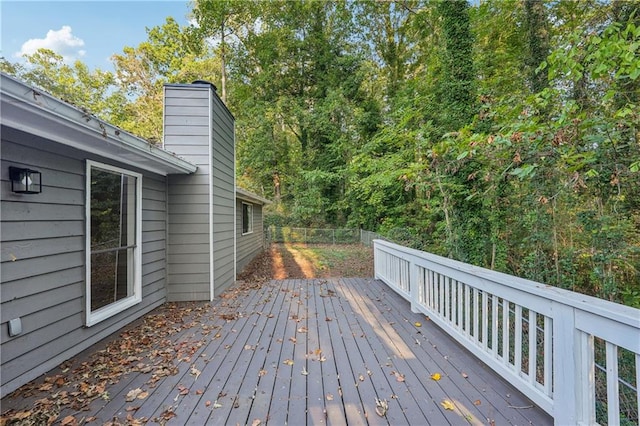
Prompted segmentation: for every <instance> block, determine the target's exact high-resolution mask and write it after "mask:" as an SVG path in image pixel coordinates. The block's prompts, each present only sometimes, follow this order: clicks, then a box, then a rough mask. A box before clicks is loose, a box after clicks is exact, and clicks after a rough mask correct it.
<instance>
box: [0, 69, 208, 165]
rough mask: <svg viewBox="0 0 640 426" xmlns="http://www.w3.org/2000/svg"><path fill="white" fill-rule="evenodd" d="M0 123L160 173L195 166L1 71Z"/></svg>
mask: <svg viewBox="0 0 640 426" xmlns="http://www.w3.org/2000/svg"><path fill="white" fill-rule="evenodd" d="M0 94H1V100H2V116H1V118H0V123H1V124H2V125H3V126H7V127H11V128H14V129H17V130H21V131H24V132H27V133H32V134H35V135H37V136H40V137H42V138H45V139H49V140H51V141H54V142H57V143H61V144H63V145H67V146H70V147H73V148H76V149H79V150H82V151H85V152H90V153H92V154H96V155H100V156H103V157H106V158H111V159H114V160H117V161H118V162H121V163H124V164H128V165H131V166H135V167H138V168H140V169H143V170H148V171H151V172H154V173H158V174H161V175H165V176H166V175H169V174H191V173H194V172H195V171H196V170H197V168H198V167H197V166H196V165H195V164H192V163H190V162H188V161H186V160H184V159H182V158H180V157H178V156H176V155H175V154H173V153H171V152H168V151H165V150H163V149H162V148H159V147H156V146H154V145H152V144H150V143H149V142H147V141H146V140H144V139H141V138H139V137H137V136H135V135H132V134H131V133H129V132H126V131H125V130H122V129H120V128H118V127H116V126H114V125H112V124H109V123H107V122H105V121H103V120H101V119H99V118H98V117H96V116H94V115H92V114H91V113H89V112H88V111H84V110H82V109H80V108H78V107H76V106H73V105H71V104H69V103H68V102H65V101H63V100H61V99H58V98H56V97H54V96H52V95H50V94H48V93H46V92H44V91H43V90H40V89H37V88H35V87H31V86H29V85H27V84H26V83H24V82H22V81H20V80H18V79H16V78H14V77H11V76H9V75H7V74H4V73H0Z"/></svg>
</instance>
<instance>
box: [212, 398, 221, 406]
mask: <svg viewBox="0 0 640 426" xmlns="http://www.w3.org/2000/svg"><path fill="white" fill-rule="evenodd" d="M213 408H222V404H219V403H218V401H217V400H216V402H214V403H213Z"/></svg>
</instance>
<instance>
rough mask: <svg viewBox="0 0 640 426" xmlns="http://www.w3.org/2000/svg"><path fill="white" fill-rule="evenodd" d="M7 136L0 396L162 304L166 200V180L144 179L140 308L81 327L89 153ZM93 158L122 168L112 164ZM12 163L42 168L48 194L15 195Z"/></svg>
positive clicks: (10, 132) (0, 291)
mask: <svg viewBox="0 0 640 426" xmlns="http://www.w3.org/2000/svg"><path fill="white" fill-rule="evenodd" d="M1 131H2V162H1V169H0V173H1V175H0V177H1V182H0V183H1V188H2V195H1V199H0V200H1V209H2V218H1V222H0V227H1V234H0V235H1V239H2V241H1V247H2V250H1V258H0V261H1V262H2V264H1V268H0V278H1V280H0V286H1V287H0V304H1V305H0V308H1V309H0V312H1V314H0V317H1V319H0V340H1V342H2V343H1V348H0V350H1V352H2V360H1V363H2V364H1V370H2V371H1V375H2V387H1V389H0V394H1V395H2V396H4V395H6V394H7V393H8V392H11V391H12V390H14V389H16V388H18V387H19V386H21V385H22V384H24V383H26V382H28V381H29V380H32V379H34V378H36V377H38V376H39V375H41V374H44V373H46V372H47V371H49V370H50V369H52V368H53V367H55V366H56V365H58V364H59V363H61V362H62V361H64V360H66V359H68V358H70V357H72V356H74V355H75V354H77V353H79V352H80V351H82V350H84V349H86V348H87V347H89V346H91V345H93V344H94V343H96V342H98V341H99V340H101V339H103V338H104V337H107V336H108V335H110V334H112V333H113V332H115V331H117V330H118V329H119V328H121V327H122V326H124V325H126V324H128V323H130V322H131V321H133V320H134V319H135V318H138V317H139V316H141V315H143V314H145V313H147V312H149V311H150V310H151V309H153V308H155V307H156V306H158V305H160V304H161V303H163V302H164V301H165V299H166V290H165V287H166V286H165V275H166V272H165V268H166V265H165V260H164V258H165V251H166V241H165V237H166V210H167V205H166V204H167V203H166V195H165V187H166V181H165V178H164V177H162V176H157V175H152V174H149V173H144V172H143V180H142V183H143V193H142V209H143V211H142V219H143V223H142V240H143V241H142V262H143V265H142V295H143V299H142V302H141V303H139V304H137V305H135V306H134V307H132V308H130V309H127V310H126V311H124V312H121V313H119V314H117V315H115V316H113V317H111V318H109V319H107V320H105V321H102V322H100V323H99V324H96V325H94V326H92V327H84V298H85V282H84V280H85V274H84V271H85V252H84V250H85V235H84V232H85V230H84V229H85V228H84V220H85V218H84V214H85V187H84V182H85V159H86V156H87V154H86V153H83V152H80V151H77V150H74V149H72V148H68V147H64V146H60V145H58V144H56V143H54V142H51V141H48V140H45V139H42V138H38V137H35V136H32V135H28V134H25V133H22V132H19V131H16V130H13V129H8V128H5V127H2V129H1ZM90 159H92V160H96V161H100V162H103V163H107V164H113V165H115V166H121V167H122V165H121V164H118V163H116V162H113V161H112V160H110V159H104V158H97V157H95V156H94V157H91V158H90ZM10 165H15V166H24V167H31V168H34V169H37V170H40V171H41V172H42V181H43V191H42V193H41V194H34V195H18V194H13V193H11V191H10V188H11V186H10V182H9V179H8V169H9V166H10ZM124 168H126V169H131V167H127V166H124ZM133 171H138V172H141V171H140V170H135V169H133ZM18 317H19V318H21V320H22V328H23V332H22V334H21V335H19V336H15V337H9V334H8V326H7V322H8V321H9V320H10V319H13V318H18Z"/></svg>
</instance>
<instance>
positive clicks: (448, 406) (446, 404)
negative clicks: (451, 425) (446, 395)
mask: <svg viewBox="0 0 640 426" xmlns="http://www.w3.org/2000/svg"><path fill="white" fill-rule="evenodd" d="M440 405H442V407H443V408H444V409H445V410H451V411H453V410H455V408H456V406H455V405H453V403H452V402H451V401H449V400H448V399H445V400H444V401H442V402H441V403H440Z"/></svg>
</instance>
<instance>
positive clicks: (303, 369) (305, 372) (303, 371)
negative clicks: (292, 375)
mask: <svg viewBox="0 0 640 426" xmlns="http://www.w3.org/2000/svg"><path fill="white" fill-rule="evenodd" d="M300 374H302V375H303V376H308V375H309V372H308V371H307V369H306V368H304V367H302V371H301V372H300Z"/></svg>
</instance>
